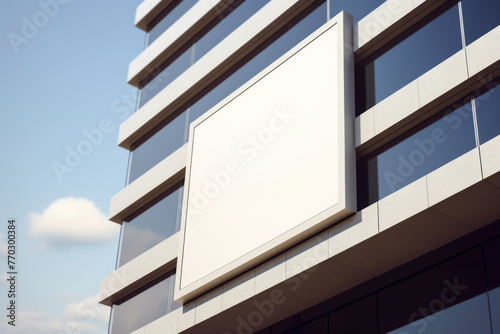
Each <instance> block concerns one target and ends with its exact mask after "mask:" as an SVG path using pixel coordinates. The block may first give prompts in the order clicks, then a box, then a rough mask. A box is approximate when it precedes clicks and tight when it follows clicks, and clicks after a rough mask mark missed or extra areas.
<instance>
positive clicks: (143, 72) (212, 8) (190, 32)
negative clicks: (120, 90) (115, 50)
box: [127, 0, 234, 87]
mask: <svg viewBox="0 0 500 334" xmlns="http://www.w3.org/2000/svg"><path fill="white" fill-rule="evenodd" d="M163 2H169V1H162V3H163ZM233 2H234V0H204V1H199V2H197V3H196V4H195V5H194V6H193V7H191V8H190V9H189V10H188V11H187V12H186V13H185V14H184V15H183V16H182V17H180V18H179V19H178V20H177V21H176V22H174V23H173V24H172V26H170V27H169V28H168V29H167V30H166V31H165V32H163V33H162V34H161V35H160V36H159V37H158V38H157V39H156V40H155V41H154V42H153V43H151V44H150V45H149V46H148V47H147V48H146V49H145V50H144V51H143V52H142V53H141V54H140V55H139V56H137V57H136V58H135V59H134V60H133V61H132V62H131V63H130V65H129V69H128V78H127V81H128V83H129V84H131V85H134V86H136V87H138V86H139V84H140V83H141V81H142V80H144V78H146V76H148V75H149V74H150V73H151V72H153V71H154V70H155V69H156V68H157V67H158V66H160V65H161V64H162V63H163V62H165V61H166V60H167V59H168V58H170V57H171V56H172V55H173V54H174V53H175V52H176V51H178V50H179V49H180V48H181V47H182V46H183V45H184V44H185V43H186V41H189V40H190V39H191V38H193V37H194V36H195V35H196V34H197V33H199V32H200V31H201V30H203V29H204V28H205V27H206V26H207V24H209V23H210V22H211V21H212V20H214V19H215V18H217V16H218V15H219V14H220V13H221V12H222V11H224V10H225V9H226V8H227V7H228V6H230V5H231V4H232V3H233Z"/></svg>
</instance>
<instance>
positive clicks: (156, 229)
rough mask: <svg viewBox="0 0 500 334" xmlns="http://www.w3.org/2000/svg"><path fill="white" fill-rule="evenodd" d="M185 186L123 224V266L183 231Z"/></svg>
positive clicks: (161, 197) (121, 248)
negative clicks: (181, 210) (182, 210)
mask: <svg viewBox="0 0 500 334" xmlns="http://www.w3.org/2000/svg"><path fill="white" fill-rule="evenodd" d="M182 188H183V187H182V186H180V185H179V186H176V187H175V188H174V190H173V191H171V192H167V193H166V194H164V195H162V196H160V197H159V198H157V199H156V200H154V201H153V202H151V203H150V204H149V205H148V207H147V208H145V209H143V210H141V212H140V213H138V214H136V215H134V216H133V217H131V218H129V219H127V220H126V221H124V222H122V231H121V232H122V240H121V243H120V255H119V264H118V265H119V266H122V265H124V264H125V263H127V262H129V261H130V260H132V259H134V258H135V257H137V256H139V255H141V254H142V253H144V252H145V251H147V250H149V249H151V248H153V247H154V246H156V245H157V244H159V243H160V242H162V241H163V240H165V239H167V238H168V237H170V236H172V235H174V234H175V233H176V232H177V231H179V225H180V221H179V218H180V217H179V212H180V208H179V207H180V199H181V197H182Z"/></svg>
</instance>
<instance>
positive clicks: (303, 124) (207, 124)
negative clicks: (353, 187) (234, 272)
mask: <svg viewBox="0 0 500 334" xmlns="http://www.w3.org/2000/svg"><path fill="white" fill-rule="evenodd" d="M337 29H338V28H337V25H334V26H333V27H331V28H330V29H328V30H327V31H325V32H324V33H323V34H321V35H320V36H319V37H317V38H316V39H314V40H313V41H312V42H310V43H309V44H308V45H306V46H305V47H303V48H302V49H300V50H299V51H298V52H296V53H295V54H294V55H292V56H291V57H290V58H288V59H287V60H286V61H284V62H283V63H282V64H280V65H279V66H278V67H276V68H275V69H274V70H272V71H271V72H270V73H268V74H267V75H266V76H264V77H263V78H261V79H260V80H259V81H257V82H256V83H255V84H253V85H252V86H250V87H249V88H248V89H246V90H245V91H243V92H242V93H241V94H239V95H238V96H236V97H235V98H234V99H233V100H231V101H230V102H228V103H227V104H225V105H224V106H223V107H221V108H220V109H219V110H217V111H216V112H215V113H213V114H212V115H211V116H210V117H208V118H207V119H205V120H203V121H202V122H201V123H200V124H198V125H196V126H195V128H194V133H193V135H192V138H191V139H192V141H193V142H192V152H191V153H192V154H191V159H190V169H189V170H190V175H189V182H188V184H186V191H187V192H188V194H187V195H188V197H187V205H188V206H187V215H186V223H185V224H186V225H185V236H184V249H183V259H182V268H181V275H182V276H181V286H180V288H181V289H183V288H185V287H187V286H189V285H190V284H192V283H194V282H196V281H198V280H199V279H201V278H203V277H204V276H206V275H208V274H211V273H213V272H215V271H217V270H219V269H221V268H223V267H224V266H226V265H228V264H229V263H231V262H233V261H235V260H237V259H238V258H240V257H242V256H244V255H245V254H248V253H249V252H251V251H253V250H255V249H257V248H259V247H261V246H262V245H264V244H266V243H268V242H270V241H271V240H273V239H275V238H276V237H278V236H280V235H282V234H283V233H285V232H287V231H289V230H291V229H293V228H295V227H297V226H299V225H300V224H302V223H303V222H305V221H306V220H308V219H311V218H312V217H314V216H315V215H318V214H319V213H321V212H323V211H325V210H327V209H328V208H330V207H332V206H333V205H335V204H336V203H338V202H339V147H340V144H341V143H339V126H344V124H338V123H339V121H338V120H339V117H338V113H339V110H338V109H339V108H338V105H339V104H338V96H337V95H338V91H339V89H338V87H337V85H338V82H339V78H338V69H337V68H338V61H339V60H338V59H337V58H338V56H337V48H338V45H337V31H336V30H337ZM341 112H343V110H342V111H341Z"/></svg>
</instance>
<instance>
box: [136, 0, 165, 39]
mask: <svg viewBox="0 0 500 334" xmlns="http://www.w3.org/2000/svg"><path fill="white" fill-rule="evenodd" d="M172 1H173V0H144V1H143V2H142V3H141V4H140V5H139V6H137V9H136V11H135V26H136V27H137V28H139V29H142V30H144V31H146V29H147V28H148V24H149V23H150V22H151V21H152V20H153V19H154V18H155V17H156V16H158V15H159V14H160V13H161V12H162V11H163V10H164V9H165V8H167V6H168V5H170V4H171V3H172Z"/></svg>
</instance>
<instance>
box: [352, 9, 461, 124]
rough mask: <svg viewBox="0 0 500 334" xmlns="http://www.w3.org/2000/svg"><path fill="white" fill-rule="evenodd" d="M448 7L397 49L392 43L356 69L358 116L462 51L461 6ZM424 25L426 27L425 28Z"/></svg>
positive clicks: (407, 38) (437, 12)
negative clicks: (459, 10)
mask: <svg viewBox="0 0 500 334" xmlns="http://www.w3.org/2000/svg"><path fill="white" fill-rule="evenodd" d="M448 7H449V5H447V7H444V8H442V9H441V10H438V11H436V12H435V13H433V14H432V15H430V16H428V17H427V18H426V19H425V21H422V23H421V24H417V25H415V26H414V27H413V28H411V30H409V31H407V32H405V33H403V34H402V36H400V37H399V38H398V40H401V39H403V40H402V41H401V42H400V43H398V44H397V45H393V44H394V43H395V42H393V43H390V44H389V45H387V46H386V47H384V48H383V49H382V50H380V51H379V52H377V53H376V54H374V55H373V56H372V57H370V58H369V59H368V60H366V61H363V62H362V63H360V64H358V65H356V112H357V114H358V115H359V114H361V113H363V112H364V111H365V110H367V109H369V108H371V107H372V106H374V105H375V104H377V103H378V102H380V101H382V100H383V99H385V98H386V97H388V96H389V95H391V94H393V93H395V92H396V91H398V90H399V89H400V88H403V87H404V86H406V85H407V84H409V83H410V82H412V81H413V80H415V79H416V78H418V77H419V76H421V75H422V74H424V73H425V72H427V71H429V70H430V69H432V68H433V67H434V66H436V65H438V64H439V63H441V62H443V61H444V60H445V59H447V58H448V57H450V56H451V55H453V54H454V53H456V52H457V51H459V50H460V49H461V48H462V41H461V34H460V19H459V12H458V6H457V5H456V4H455V5H453V6H452V7H451V8H448ZM445 9H446V11H445V12H444V13H442V11H443V10H445ZM440 13H442V14H440ZM436 16H437V17H436ZM429 20H431V21H430V22H428V21H429ZM422 24H425V26H423V27H421V25H422ZM408 35H409V36H408ZM407 36H408V37H407ZM405 37H406V38H405Z"/></svg>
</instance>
